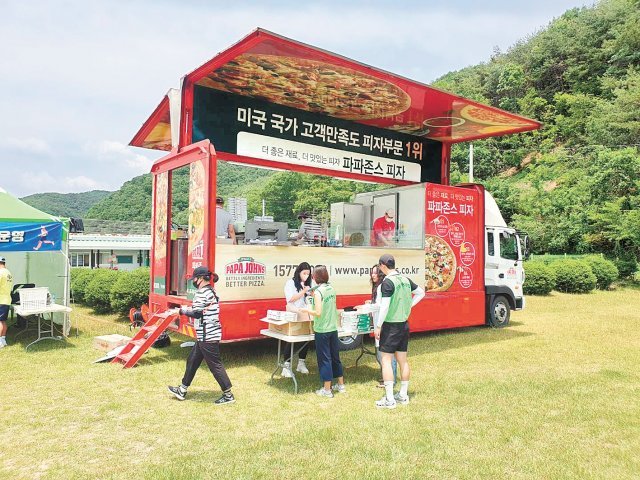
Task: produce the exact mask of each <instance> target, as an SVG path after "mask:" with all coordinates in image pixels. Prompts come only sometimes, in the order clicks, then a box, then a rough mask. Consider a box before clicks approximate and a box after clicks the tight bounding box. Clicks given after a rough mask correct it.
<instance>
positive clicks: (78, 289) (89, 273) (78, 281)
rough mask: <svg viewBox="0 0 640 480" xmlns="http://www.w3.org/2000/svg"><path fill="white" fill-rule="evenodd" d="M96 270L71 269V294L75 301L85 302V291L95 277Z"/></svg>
mask: <svg viewBox="0 0 640 480" xmlns="http://www.w3.org/2000/svg"><path fill="white" fill-rule="evenodd" d="M95 272H96V270H92V269H91V268H72V269H71V294H72V295H73V301H74V302H78V303H84V302H85V298H84V295H85V291H86V289H87V285H88V284H89V282H90V281H91V280H93V277H94V275H95Z"/></svg>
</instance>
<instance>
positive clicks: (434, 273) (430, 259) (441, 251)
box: [424, 235, 456, 292]
mask: <svg viewBox="0 0 640 480" xmlns="http://www.w3.org/2000/svg"><path fill="white" fill-rule="evenodd" d="M424 267H425V274H424V277H425V282H426V283H425V290H426V291H427V292H444V291H445V290H448V289H449V287H451V285H453V281H454V280H455V278H456V255H455V253H454V252H453V250H452V249H451V247H450V246H449V244H448V243H447V242H445V241H444V240H443V239H442V238H440V237H438V236H436V235H425V238H424Z"/></svg>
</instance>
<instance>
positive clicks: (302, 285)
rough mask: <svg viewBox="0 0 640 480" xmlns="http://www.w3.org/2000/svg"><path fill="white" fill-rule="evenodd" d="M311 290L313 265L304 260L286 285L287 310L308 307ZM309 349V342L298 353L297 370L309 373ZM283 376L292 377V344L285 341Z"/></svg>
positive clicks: (295, 310)
mask: <svg viewBox="0 0 640 480" xmlns="http://www.w3.org/2000/svg"><path fill="white" fill-rule="evenodd" d="M310 290H311V265H309V264H308V263H307V262H302V263H301V264H300V265H298V266H297V267H296V270H295V272H293V278H290V279H289V280H287V283H286V284H285V286H284V296H285V299H286V300H287V307H286V308H287V312H295V313H298V312H299V311H300V309H301V308H306V307H307V304H306V303H305V300H306V298H307V296H308V295H309V291H310ZM308 351H309V343H306V344H305V345H304V347H302V348H301V349H300V352H299V353H298V366H297V367H296V372H300V373H302V374H305V375H306V374H308V373H309V369H308V368H307V365H306V359H307V352H308ZM282 376H283V377H286V378H291V377H292V376H293V375H292V373H291V345H290V344H289V343H286V342H285V345H284V367H283V368H282Z"/></svg>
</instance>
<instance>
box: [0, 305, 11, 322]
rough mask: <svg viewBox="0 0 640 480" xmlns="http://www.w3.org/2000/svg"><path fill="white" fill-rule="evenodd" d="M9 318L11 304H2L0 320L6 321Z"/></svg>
mask: <svg viewBox="0 0 640 480" xmlns="http://www.w3.org/2000/svg"><path fill="white" fill-rule="evenodd" d="M7 318H9V305H0V322H6V321H7Z"/></svg>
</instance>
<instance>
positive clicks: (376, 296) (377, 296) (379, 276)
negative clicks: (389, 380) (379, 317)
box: [365, 264, 398, 388]
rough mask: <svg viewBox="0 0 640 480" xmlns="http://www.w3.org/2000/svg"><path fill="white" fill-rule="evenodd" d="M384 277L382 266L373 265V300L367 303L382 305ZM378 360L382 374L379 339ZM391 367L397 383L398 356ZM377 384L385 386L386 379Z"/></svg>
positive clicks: (371, 272)
mask: <svg viewBox="0 0 640 480" xmlns="http://www.w3.org/2000/svg"><path fill="white" fill-rule="evenodd" d="M384 278H385V276H384V273H382V271H380V267H379V266H378V265H377V264H376V265H374V266H373V267H371V270H370V271H369V282H370V283H371V300H367V301H366V302H365V303H372V304H374V305H380V302H381V301H382V292H381V288H382V281H383V280H384ZM374 318H375V317H374ZM374 326H375V325H374ZM376 360H377V361H378V365H380V374H381V375H382V355H381V353H380V342H379V341H378V340H376ZM391 368H392V370H393V384H394V385H395V383H396V378H397V376H398V362H397V361H396V357H393V360H392V361H391ZM381 378H382V377H381ZM376 386H377V387H378V388H384V380H382V379H381V380H380V381H379V382H378V385H376Z"/></svg>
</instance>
